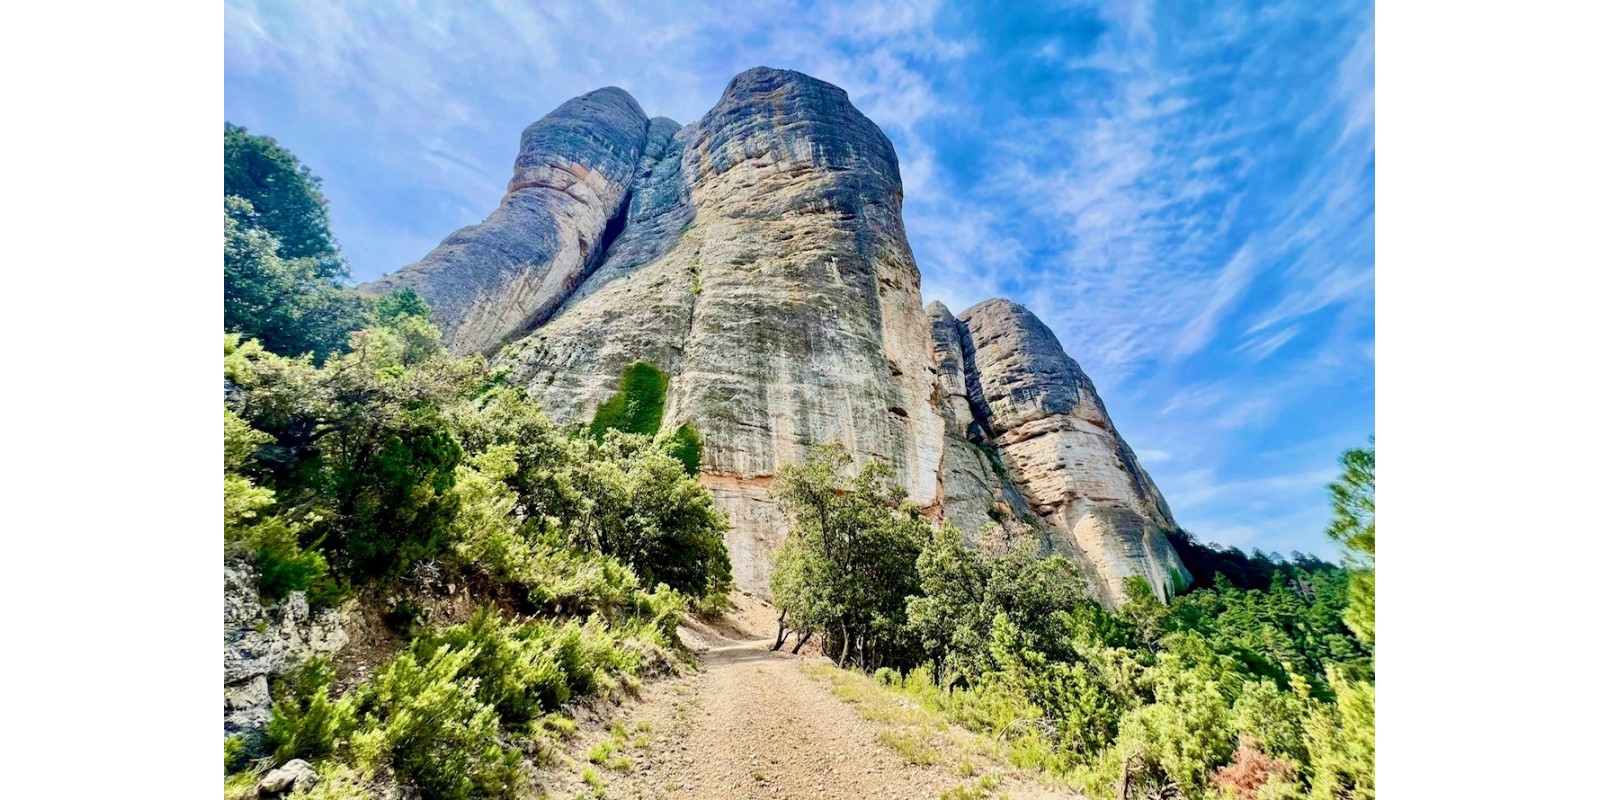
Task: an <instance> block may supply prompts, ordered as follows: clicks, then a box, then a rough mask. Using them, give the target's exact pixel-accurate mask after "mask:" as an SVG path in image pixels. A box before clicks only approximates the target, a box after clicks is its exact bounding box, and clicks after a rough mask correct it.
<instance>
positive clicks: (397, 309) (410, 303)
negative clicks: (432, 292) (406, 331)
mask: <svg viewBox="0 0 1600 800" xmlns="http://www.w3.org/2000/svg"><path fill="white" fill-rule="evenodd" d="M429 313H431V310H430V309H429V308H428V304H427V302H426V301H424V300H423V299H422V295H419V294H417V290H415V289H413V288H411V287H409V286H404V287H401V288H399V289H396V290H394V291H392V292H390V293H388V294H386V295H384V296H382V297H380V298H378V299H377V301H376V302H374V303H373V304H372V319H373V322H374V323H375V324H377V325H392V324H394V323H395V322H397V321H399V320H401V319H404V318H406V317H420V318H422V319H427V318H428V314H429Z"/></svg>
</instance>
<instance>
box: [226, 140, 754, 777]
mask: <svg viewBox="0 0 1600 800" xmlns="http://www.w3.org/2000/svg"><path fill="white" fill-rule="evenodd" d="M224 145H225V154H226V157H225V163H226V174H227V191H228V192H230V194H228V195H226V196H225V198H224V246H225V250H224V309H225V322H224V326H225V331H226V333H225V335H224V337H223V379H224V401H223V541H224V558H225V560H226V561H227V562H229V563H233V564H242V565H246V566H248V567H249V568H250V569H251V570H252V574H254V575H255V576H257V577H256V580H257V586H256V587H255V588H256V589H257V590H258V591H259V593H260V595H261V596H262V597H263V598H264V599H266V600H267V601H269V602H271V601H279V600H285V599H288V598H290V597H291V596H303V597H304V598H305V601H306V602H307V603H309V605H310V606H311V607H312V609H313V610H316V609H329V608H334V607H339V606H342V605H347V604H350V603H356V604H357V605H359V604H360V603H362V602H364V601H365V600H367V599H368V598H371V597H378V596H385V595H387V596H390V597H396V596H398V597H400V598H402V599H401V600H400V601H399V602H398V603H395V604H394V606H393V607H392V608H390V609H388V610H387V612H386V621H387V622H388V623H389V625H390V626H391V627H392V628H393V629H394V631H395V632H396V633H398V634H399V635H400V636H401V637H403V638H404V639H405V640H407V641H408V643H407V644H406V645H405V646H404V648H403V649H402V650H401V651H400V652H399V653H398V654H397V655H395V656H394V657H393V658H392V659H391V660H389V661H388V662H387V663H385V664H383V665H381V666H380V667H379V668H378V669H377V670H376V671H375V672H374V673H373V674H372V675H370V676H369V677H365V678H361V677H360V676H352V675H340V674H338V670H337V669H336V668H335V666H334V663H333V662H332V661H331V660H329V659H327V658H312V659H308V660H306V661H305V662H304V663H302V664H300V665H299V666H298V667H296V668H295V669H293V670H290V671H288V672H286V673H284V674H282V675H280V676H279V677H278V679H277V680H276V681H275V683H274V686H273V691H272V700H273V706H272V718H271V721H270V723H269V724H268V725H267V726H266V728H265V730H264V731H260V732H256V733H254V734H253V735H240V736H236V737H233V738H230V739H228V740H227V741H226V742H225V748H224V749H225V759H224V761H225V774H226V775H227V776H228V780H227V781H226V787H227V792H228V793H229V794H233V795H244V794H249V793H251V792H252V791H254V787H255V784H256V782H257V781H258V779H259V778H260V777H261V773H262V772H263V771H264V770H265V769H266V768H268V767H271V766H275V765H282V764H286V763H288V762H290V761H291V760H293V759H304V760H307V761H309V762H310V764H311V765H312V766H313V768H314V769H315V771H316V772H317V774H318V775H319V776H320V777H321V780H319V781H317V783H316V786H315V788H314V789H311V790H310V792H309V793H308V794H307V793H305V792H302V791H301V790H300V789H298V788H297V789H296V790H295V793H296V796H300V795H302V794H304V795H305V796H309V797H364V796H367V794H368V792H369V790H371V789H372V788H373V787H374V786H375V785H378V784H383V783H394V784H400V785H404V786H411V787H414V788H416V789H418V790H420V791H421V792H422V794H423V795H424V796H426V797H449V798H456V797H460V798H465V797H510V796H515V795H516V794H517V792H518V790H519V787H520V786H521V784H522V783H523V782H524V780H523V779H524V762H525V761H537V759H538V758H539V757H540V754H541V753H542V752H543V751H544V749H545V748H547V747H548V746H549V744H550V742H552V741H554V740H556V739H559V738H560V736H561V735H562V734H563V732H564V731H570V730H571V723H570V722H569V721H567V720H566V719H565V718H564V717H563V716H562V715H561V710H562V708H563V707H564V706H565V705H566V704H567V703H569V702H570V701H572V700H574V699H576V698H580V697H584V696H591V695H611V694H616V693H619V692H622V691H626V690H629V689H630V688H631V687H635V686H637V684H638V682H639V680H640V679H641V678H642V677H643V676H646V675H649V674H652V673H657V672H662V671H667V670H671V669H674V668H676V667H677V666H678V665H680V664H681V663H682V662H683V661H684V658H685V654H684V652H683V650H682V647H681V645H680V644H679V643H678V641H677V637H676V632H675V631H676V627H677V624H678V619H679V617H680V615H681V614H682V613H683V611H684V610H685V608H686V606H687V605H689V604H703V605H705V606H716V605H718V604H719V603H721V602H722V598H723V597H724V595H725V594H726V593H727V591H728V588H729V583H730V577H729V567H728V556H727V552H726V549H725V548H724V545H723V540H722V535H723V531H724V529H725V528H726V522H725V521H724V519H723V517H722V515H721V514H720V513H719V512H718V511H717V510H716V508H715V507H714V506H713V505H712V502H711V497H710V495H709V494H708V493H707V492H706V490H705V489H703V488H702V487H701V486H700V484H699V483H698V482H696V480H695V479H694V476H693V474H692V473H691V472H689V471H686V470H685V467H684V464H685V462H686V460H687V459H685V458H684V457H683V455H684V453H683V449H684V448H683V444H682V440H681V437H677V436H668V437H660V438H659V439H658V438H657V437H654V436H650V435H645V434H643V433H641V432H639V431H638V430H631V429H628V428H622V429H612V428H614V427H616V426H610V425H597V426H595V428H594V429H593V431H592V435H591V432H590V431H560V430H557V429H555V428H554V427H553V426H552V425H551V424H550V423H549V422H548V421H547V420H546V419H545V417H544V416H543V415H542V414H541V413H540V412H539V410H538V408H537V407H536V406H535V405H534V404H533V403H532V402H530V401H529V400H528V399H527V398H526V397H525V396H524V394H523V392H522V391H521V390H520V389H518V388H515V387H510V386H507V385H505V383H504V381H503V379H502V376H501V375H499V374H497V373H495V372H493V371H491V370H490V369H489V368H488V366H487V364H486V363H485V361H484V360H483V359H482V358H481V357H474V358H465V359H461V358H452V357H450V356H449V355H447V354H446V353H445V352H444V351H443V350H442V349H441V348H440V346H439V340H440V336H439V332H438V330H437V329H436V328H435V327H434V326H433V325H432V324H431V323H430V322H429V321H428V309H427V306H426V304H425V303H424V302H423V301H422V300H421V298H419V297H418V296H417V295H416V294H415V293H413V292H410V291H408V290H402V291H400V292H395V293H393V294H390V295H387V296H385V297H383V298H381V299H377V300H372V299H369V298H363V297H360V296H358V295H356V294H355V293H353V292H351V291H350V290H348V289H346V288H343V287H342V286H341V285H340V283H339V280H340V279H341V278H342V276H343V271H344V267H343V263H342V261H341V259H340V257H339V255H338V250H337V247H336V245H335V244H334V239H333V237H332V235H331V234H329V233H328V232H327V230H326V220H327V214H326V203H325V201H324V200H323V199H322V197H321V195H320V193H319V192H318V190H317V187H316V181H315V180H314V179H313V178H312V177H311V176H310V173H309V172H308V171H306V170H305V169H304V168H303V167H302V166H300V165H299V163H298V162H297V161H296V160H295V159H294V158H293V156H291V155H289V154H288V153H287V152H286V151H284V150H283V149H282V148H280V147H278V146H277V145H276V144H275V143H273V142H272V141H271V140H269V139H263V138H260V137H255V136H252V135H250V134H248V133H247V132H245V131H244V130H242V129H239V128H236V127H233V126H228V127H227V128H226V129H225V133H224ZM235 191H237V192H239V194H232V192H235ZM657 413H659V412H657ZM657 424H659V419H658V420H657ZM419 576H424V577H426V579H427V581H428V582H430V583H443V582H450V583H451V584H452V585H454V584H462V585H465V584H476V585H478V586H480V587H481V586H488V587H489V589H488V590H487V591H485V592H481V593H480V594H481V595H483V596H485V597H486V598H495V599H496V602H487V601H485V602H484V603H483V604H482V605H481V606H480V607H479V608H478V610H477V612H476V613H475V614H474V615H473V616H472V617H471V619H470V621H468V622H466V623H464V624H459V625H455V626H450V627H438V626H429V625H426V624H422V623H423V620H421V619H420V618H419V617H420V612H419V610H418V606H417V605H416V603H415V602H413V601H412V600H410V599H409V597H408V594H409V593H410V591H411V590H410V588H409V587H411V586H413V585H415V584H417V583H418V581H419V580H421V578H419ZM297 593H303V594H297Z"/></svg>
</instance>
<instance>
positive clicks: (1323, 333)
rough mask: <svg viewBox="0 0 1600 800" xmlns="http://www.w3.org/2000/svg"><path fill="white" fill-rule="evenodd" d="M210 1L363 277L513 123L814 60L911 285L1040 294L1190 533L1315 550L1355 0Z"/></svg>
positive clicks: (408, 242)
mask: <svg viewBox="0 0 1600 800" xmlns="http://www.w3.org/2000/svg"><path fill="white" fill-rule="evenodd" d="M408 6H416V7H408ZM469 6H470V7H471V8H470V10H469V8H468V7H469ZM225 19H226V23H225V26H226V51H225V52H226V56H225V59H226V77H225V84H226V95H225V100H224V104H225V114H226V117H227V119H228V120H229V121H231V122H235V123H239V124H242V125H245V126H246V127H248V128H250V129H251V130H252V131H254V132H257V133H261V134H266V135H269V136H273V137H275V138H277V139H278V140H279V141H280V142H282V143H283V144H284V145H286V146H287V147H289V148H290V149H291V150H293V151H294V152H295V153H296V154H297V155H298V156H299V157H300V158H301V159H302V160H303V161H305V162H306V163H307V164H308V165H309V166H310V167H311V168H312V170H313V171H315V172H316V173H317V174H318V175H319V176H321V177H322V179H323V189H324V191H325V192H326V194H327V195H328V198H329V201H330V202H331V204H332V213H333V226H334V232H335V234H336V235H337V236H338V238H339V241H340V243H341V244H342V245H343V247H344V251H345V254H346V256H347V257H348V258H349V261H350V265H351V269H352V272H353V275H354V277H355V278H356V279H357V280H370V279H372V278H375V277H378V276H379V275H382V274H384V273H386V272H390V271H393V270H395V269H398V268H399V267H402V266H404V265H406V264H409V263H411V262H413V261H415V260H417V259H418V258H420V257H421V256H422V255H424V254H426V253H427V252H428V251H429V250H431V249H432V248H433V247H434V246H435V245H436V244H438V242H439V240H440V239H442V238H443V237H444V236H445V235H446V234H448V233H450V232H451V231H453V230H455V229H457V228H459V227H461V226H463V225H469V224H473V223H477V222H479V221H481V220H482V219H483V218H484V217H485V216H486V215H487V214H488V213H489V212H490V211H491V210H493V209H494V208H495V206H496V205H498V203H499V200H500V197H501V194H502V193H503V192H504V190H505V184H506V181H507V180H508V179H509V177H510V174H511V164H512V161H513V159H514V157H515V155H516V150H517V139H518V135H519V134H520V133H521V131H522V129H523V128H524V127H525V126H527V125H528V124H529V123H531V122H533V121H534V120H536V119H538V118H539V117H540V116H542V115H544V114H545V113H546V112H548V111H550V110H552V109H554V108H555V107H556V106H557V105H559V104H560V103H561V102H562V101H564V100H567V99H568V98H571V97H574V96H576V95H579V94H582V93H584V92H587V91H589V90H592V89H596V88H599V87H601V86H607V85H614V86H620V87H622V88H624V89H627V90H628V91H629V92H631V93H632V94H633V95H634V97H635V98H637V99H638V100H639V103H640V104H641V105H642V106H644V108H645V111H646V112H647V113H649V114H652V115H664V116H668V117H672V118H673V119H675V120H677V121H679V122H683V123H687V122H691V121H694V120H696V119H698V118H699V117H700V116H701V115H702V114H704V113H705V112H706V111H707V110H708V109H710V108H711V106H712V105H713V104H714V103H715V102H716V99H717V97H718V96H719V95H720V94H721V92H722V89H723V87H724V86H725V85H726V84H727V82H728V80H729V79H730V78H732V77H733V75H734V74H736V73H738V72H739V71H741V70H744V69H746V68H749V67H752V66H758V65H765V66H772V67H783V68H788V69H797V70H800V71H802V72H806V73H808V74H811V75H815V76H817V77H819V78H822V79H824V80H827V81H830V82H832V83H835V84H838V85H839V86H841V87H843V88H844V89H846V90H847V91H848V92H849V93H850V97H851V100H852V101H853V102H854V103H855V104H856V105H857V106H858V107H859V108H861V110H862V111H863V112H865V113H866V114H867V116H869V117H871V118H872V119H873V120H874V121H875V122H877V123H878V124H879V126H881V127H882V128H883V129H884V132H885V133H887V134H888V135H889V138H890V139H891V140H893V142H894V144H895V149H896V151H897V152H898V153H899V156H900V166H901V172H902V176H903V179H904V182H905V189H906V198H905V217H906V229H907V234H908V236H909V237H910V240H911V245H912V249H913V250H914V251H915V254H916V257H917V263H918V266H919V267H920V268H921V270H922V280H923V286H922V289H923V296H924V299H925V300H926V301H932V300H942V301H944V302H945V303H946V304H947V305H949V306H950V307H951V308H952V309H955V310H956V311H958V312H959V311H960V310H962V309H964V308H967V307H968V306H970V305H973V304H975V303H977V302H979V301H981V300H984V299H987V298H989V297H995V296H1002V297H1008V298H1010V299H1013V300H1016V301H1018V302H1021V303H1023V304H1025V305H1027V306H1028V307H1029V308H1030V309H1032V310H1033V311H1034V312H1035V313H1037V314H1038V315H1039V316H1040V317H1041V318H1043V319H1044V321H1045V322H1046V323H1048V324H1049V325H1050V326H1051V327H1052V328H1053V329H1054V330H1055V332H1056V334H1057V336H1059V337H1060V339H1061V342H1062V344H1063V345H1064V346H1065V347H1066V349H1067V352H1068V353H1070V354H1071V355H1072V356H1073V357H1074V358H1076V359H1077V360H1078V361H1079V362H1080V363H1081V364H1082V365H1083V367H1084V369H1085V370H1086V371H1087V372H1088V373H1089V375H1090V376H1091V378H1093V379H1094V381H1095V383H1096V386H1097V387H1098V388H1099V390H1100V393H1101V395H1102V396H1103V397H1104V399H1105V402H1106V405H1107V407H1108V409H1109V410H1110V412H1111V415H1112V417H1113V419H1114V420H1115V421H1116V424H1117V427H1118V429H1119V430H1120V431H1121V432H1122V434H1123V436H1124V437H1126V438H1127V439H1128V441H1129V442H1130V443H1132V445H1133V447H1134V449H1135V450H1136V451H1137V452H1138V453H1139V456H1140V459H1141V461H1143V463H1144V465H1145V467H1146V469H1148V470H1149V471H1150V473H1151V474H1152V475H1153V476H1154V478H1155V480H1156V483H1157V484H1158V485H1159V486H1160V487H1161V489H1162V491H1163V492H1164V493H1165V494H1166V496H1167V499H1168V501H1169V502H1170V504H1171V505H1172V508H1173V512H1174V514H1175V515H1176V516H1177V518H1178V522H1179V524H1181V525H1183V526H1184V527H1185V528H1187V529H1189V530H1190V531H1193V532H1194V533H1195V534H1196V535H1197V536H1198V537H1199V538H1200V539H1202V540H1204V541H1216V542H1221V543H1223V544H1229V545H1238V546H1240V547H1242V548H1244V549H1246V550H1249V549H1252V548H1260V549H1262V550H1265V551H1269V552H1272V551H1277V552H1280V553H1283V554H1288V553H1289V552H1291V551H1294V550H1299V551H1301V552H1308V553H1316V554H1319V555H1323V556H1325V557H1331V556H1332V555H1334V552H1335V551H1334V549H1333V548H1332V547H1330V546H1329V545H1328V544H1327V543H1326V542H1325V540H1324V539H1323V535H1322V528H1323V525H1324V524H1325V522H1326V520H1327V516H1328V505H1327V499H1326V492H1325V490H1324V485H1325V484H1326V483H1327V482H1328V481H1329V480H1331V479H1332V478H1333V477H1334V475H1335V473H1336V467H1335V463H1336V459H1337V457H1338V454H1339V452H1340V451H1341V450H1343V449H1345V448H1348V447H1354V446H1360V445H1362V444H1364V443H1365V442H1366V440H1367V437H1368V436H1369V435H1370V434H1371V433H1372V431H1373V205H1374V201H1373V181H1374V157H1373V30H1372V8H1371V6H1370V4H1368V3H1360V2H1357V3H1351V2H1342V1H1339V0H1302V2H1293V3H1277V4H1273V3H1236V2H1226V1H1225V0H1224V1H1222V2H1194V3H1150V2H1112V3H1094V2H1065V3H1056V4H1049V3H1026V4H1023V3H1017V4H1012V3H992V4H990V3H982V4H979V3H939V2H912V3H872V2H868V3H858V4H850V5H849V7H848V8H847V7H845V4H837V3H830V4H822V3H807V2H778V3H762V2H755V1H754V0H742V1H741V2H735V3H671V2H659V1H658V2H639V3H623V2H604V1H603V2H592V1H590V2H570V3H569V2H547V1H541V2H526V3H512V2H485V3H453V2H452V3H444V2H438V3H426V4H421V3H418V4H410V3H362V2H344V1H343V0H322V1H321V2H304V3H298V4H297V3H287V2H263V3H256V2H249V0H228V2H227V10H226V13H225Z"/></svg>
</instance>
